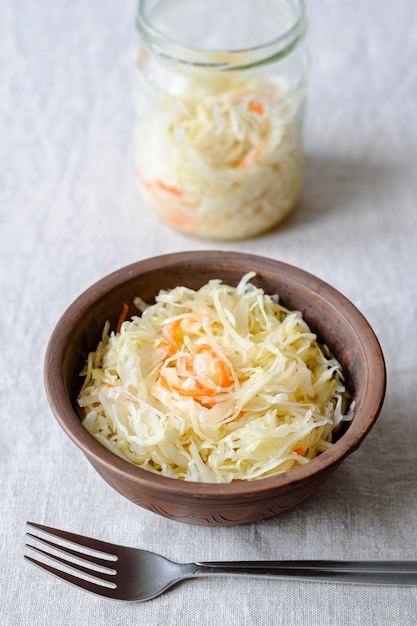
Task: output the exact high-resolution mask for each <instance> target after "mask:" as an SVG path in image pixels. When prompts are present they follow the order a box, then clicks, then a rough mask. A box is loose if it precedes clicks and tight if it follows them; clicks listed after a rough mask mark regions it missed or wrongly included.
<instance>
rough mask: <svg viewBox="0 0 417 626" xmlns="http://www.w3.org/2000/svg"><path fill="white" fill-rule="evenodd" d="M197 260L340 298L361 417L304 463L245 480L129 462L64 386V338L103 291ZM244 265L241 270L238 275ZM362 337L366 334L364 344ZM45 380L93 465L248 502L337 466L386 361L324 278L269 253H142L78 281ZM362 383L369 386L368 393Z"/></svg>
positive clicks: (382, 386)
mask: <svg viewBox="0 0 417 626" xmlns="http://www.w3.org/2000/svg"><path fill="white" fill-rule="evenodd" d="M196 262H197V263H199V264H200V265H201V264H202V263H204V265H206V266H208V264H209V263H211V264H212V263H214V262H215V263H217V264H218V263H221V264H222V266H223V267H224V268H225V269H227V267H236V266H239V267H243V266H245V265H249V264H250V265H251V266H253V269H254V271H256V269H257V268H258V270H259V271H265V270H268V271H271V272H275V273H277V272H278V274H279V275H280V276H282V277H284V278H285V279H290V280H292V281H293V282H297V283H300V284H301V285H302V286H304V287H308V288H309V289H313V290H314V291H315V292H316V293H317V294H318V295H319V296H320V297H321V298H323V299H325V300H326V301H327V303H328V304H329V305H330V306H332V307H333V308H335V309H337V311H338V314H339V315H340V311H341V305H342V310H343V317H344V318H345V319H346V321H347V322H348V323H349V325H350V328H351V332H353V333H354V334H355V335H356V338H357V340H358V342H359V345H360V346H361V349H362V352H364V353H365V352H366V355H367V357H368V359H367V363H369V362H372V368H370V367H369V365H368V376H367V380H366V385H367V386H366V389H365V392H364V393H363V396H364V402H363V406H362V412H363V413H365V415H366V416H367V419H366V420H365V421H364V420H360V419H355V417H356V416H354V418H353V420H352V422H351V424H350V425H349V428H348V429H347V430H346V432H345V433H344V434H343V435H342V436H341V437H340V439H339V440H338V441H337V442H335V443H334V444H333V446H332V447H331V448H329V449H328V450H326V451H324V452H322V453H321V454H320V455H319V456H317V457H316V458H315V459H313V460H311V461H309V462H308V463H306V464H304V465H302V466H300V467H297V468H294V469H291V470H289V471H287V472H282V473H280V474H276V475H275V476H270V477H267V478H260V479H257V480H254V481H247V482H245V481H241V482H234V483H202V482H201V483H200V482H192V481H180V480H178V479H175V478H170V477H166V476H161V475H159V474H156V473H153V472H150V471H149V470H146V469H143V468H141V467H139V466H136V465H134V464H133V463H131V462H130V461H128V460H126V459H124V458H122V457H119V456H118V455H117V454H115V453H114V452H111V451H110V450H109V449H107V448H106V447H105V446H103V444H101V443H99V442H98V441H97V440H96V439H95V438H94V437H93V436H92V435H91V434H90V433H89V432H88V431H87V430H86V429H85V428H84V426H83V425H82V423H81V421H80V419H79V417H78V415H77V413H76V411H75V409H74V407H73V406H72V404H71V401H70V399H69V398H68V397H67V394H66V392H65V386H64V377H63V367H62V364H63V361H64V356H65V352H66V347H67V343H68V340H69V338H70V335H71V334H72V332H73V329H74V327H75V325H76V324H77V322H78V320H79V319H81V318H82V316H83V314H84V313H85V312H86V311H87V310H88V308H89V307H90V306H91V304H92V303H93V302H95V301H96V300H98V299H101V298H103V297H105V296H106V294H107V293H109V292H111V291H112V290H114V289H116V288H117V287H119V286H120V285H122V284H123V283H127V282H129V281H131V280H132V279H133V278H135V277H136V276H140V275H143V274H146V273H148V272H152V271H155V270H161V269H163V268H164V267H167V266H188V265H190V267H191V266H192V265H193V264H195V263H196ZM256 266H257V267H256ZM244 273H245V272H244V271H243V270H242V275H243V274H244ZM213 278H215V276H213ZM62 329H64V330H63V331H62ZM313 331H314V329H313ZM364 342H366V350H365V348H364ZM44 386H45V392H46V396H47V399H48V402H49V405H50V407H51V410H52V412H53V414H54V416H55V419H56V420H57V422H58V423H59V425H60V426H61V428H62V429H63V430H64V432H65V433H66V434H67V436H68V437H69V438H70V440H72V442H73V443H74V444H75V445H76V446H77V447H78V448H80V449H81V451H82V452H84V454H85V455H86V456H87V458H88V459H89V461H90V462H91V463H92V464H93V465H94V466H95V467H96V469H97V466H98V465H100V467H105V468H106V470H110V469H111V472H112V473H113V474H117V475H118V476H119V477H120V478H122V477H125V478H126V477H127V476H128V477H129V479H131V480H132V481H133V482H135V483H136V485H137V486H138V487H140V488H142V489H143V491H144V492H150V491H152V492H157V493H159V494H164V495H165V496H170V497H171V498H172V500H173V501H175V500H178V499H184V498H189V497H193V498H198V499H201V500H216V501H218V500H225V501H226V500H227V501H230V500H231V499H233V498H234V499H244V501H245V502H248V501H250V500H251V499H259V497H262V495H263V496H266V495H267V494H270V493H271V492H272V491H276V490H278V489H279V490H283V489H285V488H286V487H290V486H291V489H293V488H294V486H296V485H297V484H298V483H299V484H300V485H301V483H303V482H304V481H305V479H307V478H308V477H311V476H313V475H315V474H317V473H320V470H324V469H325V468H328V467H331V466H333V465H334V466H335V467H336V466H337V465H338V464H340V463H341V462H342V460H343V459H344V458H345V457H347V456H348V455H350V454H351V453H352V452H354V450H356V449H357V448H358V447H359V445H360V444H361V442H362V441H363V439H364V438H365V437H366V435H367V434H368V432H369V431H370V430H371V428H372V427H373V425H374V423H375V421H376V419H377V417H378V415H379V413H380V410H381V408H382V405H383V402H384V397H385V391H386V366H385V360H384V356H383V353H382V349H381V346H380V343H379V341H378V339H377V337H376V335H375V333H374V331H373V329H372V328H371V326H370V325H369V323H368V321H367V320H366V318H365V317H364V316H363V314H362V313H361V312H360V311H359V310H358V309H357V308H356V306H355V305H354V304H353V303H352V302H351V301H350V300H349V299H348V298H346V296H344V295H343V294H341V293H340V292H339V291H338V290H337V289H335V288H334V287H332V286H331V285H330V284H329V283H327V282H325V281H323V280H322V279H320V278H318V277H317V276H315V275H313V274H311V273H310V272H307V271H305V270H303V269H301V268H299V267H296V266H294V265H290V264H288V263H285V262H282V261H279V260H275V259H272V258H268V257H264V256H260V255H256V254H252V253H244V252H237V251H222V250H204V251H187V252H172V253H168V254H162V255H158V256H154V257H149V258H145V259H142V260H140V261H136V262H134V263H131V264H129V265H126V266H124V267H121V268H119V269H117V270H115V271H113V272H111V273H109V274H107V275H105V276H104V277H102V278H100V279H99V280H97V281H96V282H94V283H93V284H92V285H91V286H90V287H88V288H87V289H85V290H84V291H83V292H82V293H81V294H80V295H79V296H78V297H77V298H76V299H75V300H74V301H73V302H72V303H71V304H70V305H69V306H68V308H67V309H66V310H65V311H64V313H63V314H62V315H61V317H60V318H59V319H58V321H57V323H56V325H55V327H54V329H53V331H52V334H51V336H50V339H49V341H48V344H47V348H46V352H45V359H44ZM369 391H372V392H373V393H372V394H369ZM369 397H371V398H373V397H374V398H377V402H376V403H375V401H370V400H368V398H369Z"/></svg>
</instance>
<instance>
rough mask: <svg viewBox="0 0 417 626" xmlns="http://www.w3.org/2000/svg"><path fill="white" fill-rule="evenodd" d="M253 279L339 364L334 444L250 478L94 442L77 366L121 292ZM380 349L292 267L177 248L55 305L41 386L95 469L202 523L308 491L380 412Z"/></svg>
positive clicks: (128, 490)
mask: <svg viewBox="0 0 417 626" xmlns="http://www.w3.org/2000/svg"><path fill="white" fill-rule="evenodd" d="M252 270H253V271H255V272H256V274H257V275H256V278H255V279H253V281H252V282H253V283H254V284H256V285H257V286H260V287H262V289H263V290H264V291H265V292H266V293H269V294H276V293H278V294H279V296H280V302H281V303H282V304H284V305H285V306H286V307H288V308H289V309H297V310H300V311H301V312H302V313H303V316H304V318H305V320H306V321H307V323H308V324H309V325H310V327H311V329H312V330H313V331H314V332H316V333H317V336H318V339H319V340H320V341H321V342H323V343H325V344H327V345H328V346H329V348H330V349H331V351H332V352H333V354H334V355H335V356H336V358H337V359H338V360H339V361H340V363H341V364H342V367H343V369H344V373H345V378H346V384H347V387H348V389H349V391H350V393H351V395H352V400H354V402H355V415H354V418H353V420H352V422H351V423H350V424H349V426H348V427H347V428H346V430H345V431H344V432H342V434H341V435H339V438H338V440H337V441H336V442H335V444H334V445H333V446H332V447H331V448H330V449H329V450H327V451H326V452H324V453H322V454H321V455H319V456H318V457H317V458H316V459H314V460H313V461H310V462H309V463H306V464H305V465H303V466H301V467H299V468H296V469H293V470H291V471H289V472H285V473H282V474H278V475H277V476H274V477H270V478H265V479H261V480H257V481H251V482H247V483H245V482H239V483H232V484H226V485H225V484H221V485H220V484H204V483H193V482H185V481H178V480H175V479H172V478H165V477H163V476H158V475H156V474H153V473H151V472H148V471H146V470H143V469H141V468H138V467H136V466H134V465H132V464H131V463H129V462H128V461H125V460H123V459H121V458H119V457H118V456H116V455H114V454H113V453H112V452H110V451H109V450H107V449H106V448H104V447H103V446H102V445H101V444H100V443H98V442H97V441H96V440H95V439H94V438H93V437H92V436H91V435H90V434H89V433H88V432H87V431H86V430H85V428H84V427H83V426H82V424H81V422H80V420H79V417H78V415H77V413H76V409H75V406H76V398H77V395H78V393H79V390H80V386H81V379H80V376H79V373H80V371H81V369H82V367H83V365H84V362H85V359H86V356H87V354H88V352H90V351H91V350H94V349H95V348H96V346H97V343H98V341H99V340H100V337H101V333H102V330H103V326H104V323H105V322H106V320H110V322H111V324H112V327H113V328H114V327H115V325H116V322H117V319H118V316H119V314H120V310H121V306H122V303H123V302H126V303H129V304H130V310H129V313H128V315H130V314H134V313H135V314H137V309H136V308H135V307H134V305H133V299H134V298H135V297H136V296H140V297H141V298H142V299H143V300H145V301H146V302H152V301H153V299H154V297H155V295H156V294H157V293H158V292H159V290H160V289H171V288H173V287H176V286H178V285H185V286H187V287H190V288H193V289H198V288H199V287H201V286H202V285H204V284H205V283H207V282H208V280H210V279H211V278H220V279H222V280H223V281H224V282H226V283H229V284H231V285H236V284H237V283H238V281H239V280H240V278H241V277H242V276H243V275H244V274H245V273H246V272H249V271H252ZM385 384H386V374H385V364H384V358H383V354H382V351H381V348H380V345H379V343H378V340H377V339H376V337H375V334H374V332H373V330H372V329H371V327H370V326H369V324H368V322H367V321H366V320H365V318H364V317H363V316H362V314H361V313H360V312H359V311H358V310H357V309H356V308H355V307H354V305H353V304H352V303H350V302H349V301H348V300H347V299H346V298H345V297H344V296H343V295H341V294H340V293H339V292H338V291H336V290H335V289H333V288H332V287H331V286H330V285H328V284H326V283H324V282H323V281H322V280H320V279H318V278H316V277H314V276H312V275H311V274H308V273H306V272H304V271H302V270H300V269H298V268H295V267H292V266H290V265H287V264H285V263H281V262H279V261H275V260H271V259H267V258H264V257H259V256H254V255H250V254H244V253H237V252H219V251H204V252H183V253H176V254H168V255H164V256H159V257H154V258H150V259H146V260H144V261H140V262H138V263H135V264H133V265H130V266H128V267H125V268H122V269H120V270H118V271H116V272H114V273H112V274H110V275H109V276H106V277H105V278H103V279H102V280H100V281H98V282H97V283H95V284H94V285H93V286H92V287H90V288H89V289H87V290H86V291H85V292H84V293H83V294H82V295H81V296H80V297H79V298H77V300H75V302H74V303H73V304H72V305H71V306H70V307H69V308H68V309H67V311H66V312H65V313H64V314H63V316H62V317H61V319H60V320H59V322H58V323H57V325H56V327H55V329H54V331H53V333H52V336H51V338H50V341H49V344H48V348H47V352H46V357H45V388H46V393H47V396H48V400H49V403H50V406H51V408H52V411H53V413H54V415H55V417H56V419H57V420H58V422H59V424H60V425H61V427H62V428H63V429H64V431H65V432H66V433H67V435H68V436H69V438H70V439H71V440H72V441H73V442H74V443H75V444H76V445H77V446H78V447H79V448H80V449H81V450H82V451H83V452H84V454H85V455H86V457H87V458H88V460H89V461H90V463H91V464H92V465H93V466H94V467H95V469H96V470H97V471H98V472H99V474H100V475H101V476H102V477H103V478H104V479H105V480H106V481H107V483H109V484H110V485H111V486H112V487H113V488H114V489H116V490H117V491H118V492H119V493H121V494H122V495H123V496H125V497H126V498H128V499H129V500H131V501H133V502H135V503H136V504H138V505H140V506H141V507H144V508H145V509H148V510H150V511H153V512H155V513H158V514H160V515H163V516H165V517H168V518H171V519H175V520H179V521H182V522H188V523H190V524H200V525H232V524H243V523H247V522H252V521H256V520H261V519H264V518H267V517H270V516H272V515H276V514H277V513H280V512H281V511H284V510H285V509H288V508H290V507H292V506H294V505H296V504H297V503H299V502H300V501H302V500H304V499H305V498H306V497H308V496H309V495H310V494H311V493H312V492H313V491H315V490H316V489H317V487H319V486H320V485H321V484H322V483H323V482H324V481H325V480H326V479H327V478H328V477H329V476H330V475H331V474H332V473H333V472H334V471H335V470H336V468H337V467H338V466H339V464H340V463H341V462H342V461H343V459H345V458H346V457H347V456H348V455H349V454H351V453H352V452H353V451H354V450H355V449H357V448H358V446H359V445H360V444H361V442H362V441H363V439H364V438H365V437H366V435H367V434H368V432H369V430H370V429H371V428H372V426H373V424H374V422H375V420H376V419H377V417H378V414H379V412H380V409H381V406H382V403H383V399H384V394H385Z"/></svg>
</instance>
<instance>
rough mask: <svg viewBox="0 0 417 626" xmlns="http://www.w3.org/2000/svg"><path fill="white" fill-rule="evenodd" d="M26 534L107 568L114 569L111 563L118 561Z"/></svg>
mask: <svg viewBox="0 0 417 626" xmlns="http://www.w3.org/2000/svg"><path fill="white" fill-rule="evenodd" d="M26 536H27V537H31V538H33V539H36V541H39V542H40V543H43V544H45V545H47V546H51V547H52V548H55V549H56V550H59V551H60V552H62V553H65V554H70V555H71V556H75V557H76V558H77V559H82V560H83V561H88V562H89V563H92V564H93V565H98V566H100V567H106V568H109V569H112V568H111V567H110V565H111V564H112V563H115V561H116V559H112V560H110V559H108V558H107V559H106V558H103V557H101V556H96V555H94V556H93V555H92V554H86V553H85V552H80V551H79V550H72V549H71V548H69V547H68V546H64V545H62V544H61V543H56V542H55V541H50V540H49V539H45V537H39V536H38V535H34V534H32V533H26ZM27 545H28V544H27ZM77 545H78V544H77ZM29 547H30V548H31V547H33V546H31V545H29ZM45 554H49V553H48V552H46V553H45ZM113 571H114V570H113Z"/></svg>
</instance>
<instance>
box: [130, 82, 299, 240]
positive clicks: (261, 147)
mask: <svg viewBox="0 0 417 626" xmlns="http://www.w3.org/2000/svg"><path fill="white" fill-rule="evenodd" d="M170 78H171V81H172V82H173V84H174V86H173V88H172V93H167V94H165V95H164V96H159V98H160V99H158V100H157V99H155V98H154V99H152V95H151V93H150V92H149V93H146V92H145V93H144V94H142V98H143V100H146V101H147V104H148V107H150V106H152V111H150V110H149V108H148V109H147V110H146V111H142V112H141V114H139V116H138V117H139V122H138V127H137V141H136V143H137V157H136V163H137V178H138V181H139V185H140V188H141V190H142V193H143V194H144V197H145V199H146V200H147V202H148V203H149V204H150V205H151V207H152V208H153V209H154V210H155V212H156V213H157V214H159V216H160V217H161V218H163V219H164V220H166V221H168V222H169V223H170V224H172V225H173V226H175V227H177V228H179V229H181V230H184V231H186V232H189V233H192V234H195V235H201V236H204V237H214V238H217V239H239V238H243V237H248V236H252V235H255V234H258V233H260V232H262V231H264V230H266V229H268V228H270V227H271V226H273V225H274V224H276V223H277V222H279V221H280V220H281V219H282V218H283V217H284V216H285V215H286V214H287V213H288V212H289V211H290V210H291V209H292V208H293V207H294V205H295V203H296V200H297V198H298V196H299V194H300V190H301V186H302V141H301V120H302V114H303V102H304V89H302V88H301V87H294V86H292V87H290V85H289V83H288V81H287V80H286V79H285V78H282V77H281V78H273V77H268V78H261V77H258V78H256V77H247V76H246V77H245V75H244V74H243V75H240V76H239V75H231V74H215V75H213V76H212V75H209V74H203V75H193V74H190V75H185V74H184V75H182V76H180V77H178V76H177V80H173V79H172V77H170ZM160 80H162V79H161V78H160Z"/></svg>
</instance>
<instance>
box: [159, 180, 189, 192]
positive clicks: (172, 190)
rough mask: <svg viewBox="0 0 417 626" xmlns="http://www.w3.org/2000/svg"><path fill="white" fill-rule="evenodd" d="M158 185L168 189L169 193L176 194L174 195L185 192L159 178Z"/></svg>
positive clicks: (164, 189) (165, 189)
mask: <svg viewBox="0 0 417 626" xmlns="http://www.w3.org/2000/svg"><path fill="white" fill-rule="evenodd" d="M156 185H157V186H158V187H159V188H160V189H162V190H163V191H168V192H169V193H172V194H174V196H182V195H183V193H184V192H183V191H182V189H179V188H178V187H174V186H171V185H166V184H165V183H164V182H163V181H162V180H159V179H157V180H156Z"/></svg>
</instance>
